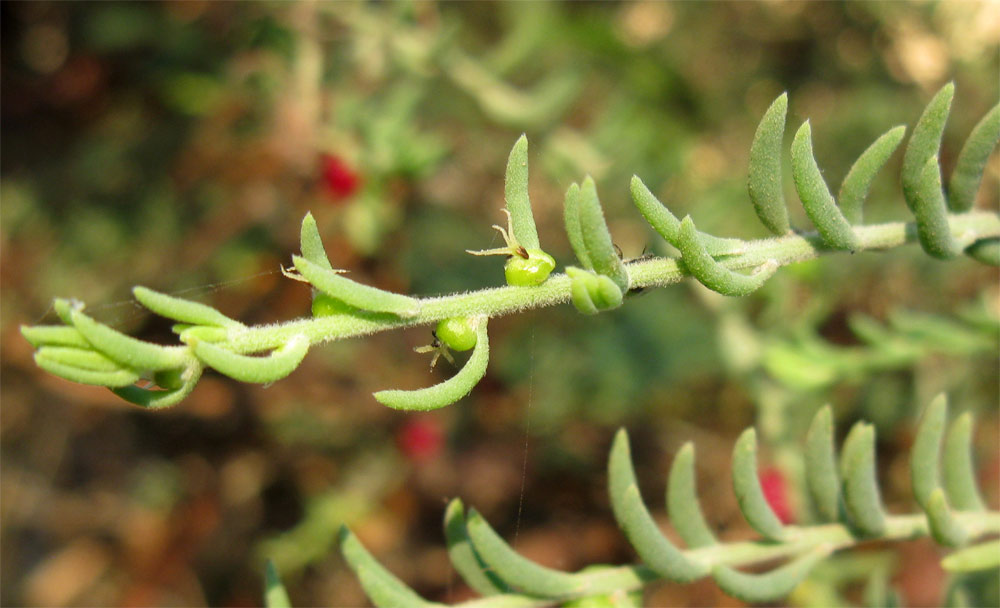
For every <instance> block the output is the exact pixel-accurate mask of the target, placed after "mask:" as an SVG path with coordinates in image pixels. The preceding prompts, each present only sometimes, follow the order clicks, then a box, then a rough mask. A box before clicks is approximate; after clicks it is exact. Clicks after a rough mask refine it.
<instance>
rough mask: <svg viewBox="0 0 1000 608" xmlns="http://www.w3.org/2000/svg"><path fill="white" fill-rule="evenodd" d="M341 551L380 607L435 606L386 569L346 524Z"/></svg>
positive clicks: (342, 535) (341, 540)
mask: <svg viewBox="0 0 1000 608" xmlns="http://www.w3.org/2000/svg"><path fill="white" fill-rule="evenodd" d="M340 552H341V553H342V554H343V556H344V559H345V560H346V561H347V564H348V565H349V566H350V567H351V569H352V570H354V573H355V574H356V575H357V577H358V580H360V581H361V586H362V588H364V590H365V594H366V595H367V596H368V597H369V598H370V599H371V600H372V602H373V603H374V604H375V605H376V606H378V607H379V608H410V607H411V606H412V607H420V606H429V605H432V604H430V603H429V602H427V601H425V600H424V599H423V598H422V597H420V596H419V595H417V594H416V592H414V591H413V590H412V589H410V588H409V587H407V586H406V584H405V583H403V581H401V580H399V579H398V578H396V576H395V575H393V574H392V573H391V572H389V571H388V570H386V569H385V568H383V567H382V565H381V564H379V563H378V561H376V560H375V558H374V557H372V554H371V553H369V552H368V550H367V549H365V547H364V545H362V544H361V542H360V541H359V540H358V538H357V537H356V536H354V534H353V533H352V532H351V531H350V530H349V529H348V528H347V527H346V526H345V527H342V528H341V529H340Z"/></svg>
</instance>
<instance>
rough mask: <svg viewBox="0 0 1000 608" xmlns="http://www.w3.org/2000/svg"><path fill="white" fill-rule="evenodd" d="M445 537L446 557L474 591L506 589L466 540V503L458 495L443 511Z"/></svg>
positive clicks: (494, 592) (489, 591)
mask: <svg viewBox="0 0 1000 608" xmlns="http://www.w3.org/2000/svg"><path fill="white" fill-rule="evenodd" d="M444 536H445V541H446V542H447V544H448V557H449V558H450V559H451V564H452V565H453V566H454V567H455V570H456V571H457V572H458V574H459V576H461V577H462V580H464V581H465V582H466V583H467V584H468V585H469V586H470V587H472V588H473V589H475V590H476V592H477V593H479V594H481V595H485V596H490V595H494V594H497V593H505V592H507V591H508V590H509V588H508V587H507V585H506V584H504V583H503V581H501V580H500V579H499V578H497V576H496V575H495V574H493V573H492V572H490V570H489V569H488V568H487V567H486V564H484V563H483V560H482V559H480V557H479V556H478V555H477V554H476V551H475V549H473V548H472V543H470V542H469V535H468V532H467V531H466V528H465V506H464V505H463V504H462V501H461V500H459V499H458V498H456V499H454V500H452V501H451V502H449V503H448V508H447V509H445V512H444Z"/></svg>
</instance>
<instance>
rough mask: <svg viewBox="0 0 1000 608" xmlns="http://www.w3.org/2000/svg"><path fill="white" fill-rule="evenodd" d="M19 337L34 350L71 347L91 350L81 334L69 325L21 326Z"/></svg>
mask: <svg viewBox="0 0 1000 608" xmlns="http://www.w3.org/2000/svg"><path fill="white" fill-rule="evenodd" d="M21 335H22V336H24V339H25V340H27V341H28V342H29V343H30V344H31V345H32V346H34V347H35V348H41V347H43V346H72V347H75V348H91V346H90V342H87V340H86V338H84V337H83V334H81V333H80V330H78V329H77V328H75V327H71V326H69V325H36V326H34V327H29V326H27V325H22V326H21Z"/></svg>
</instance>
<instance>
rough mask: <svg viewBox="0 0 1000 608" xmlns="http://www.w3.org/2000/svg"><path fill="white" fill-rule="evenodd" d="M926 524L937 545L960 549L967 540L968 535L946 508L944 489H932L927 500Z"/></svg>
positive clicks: (947, 507)
mask: <svg viewBox="0 0 1000 608" xmlns="http://www.w3.org/2000/svg"><path fill="white" fill-rule="evenodd" d="M926 513H927V523H928V524H929V525H930V529H931V536H933V537H934V540H936V541H937V542H938V544H941V545H944V546H946V547H961V546H962V545H964V544H965V543H966V542H967V541H968V540H969V533H968V532H967V531H966V530H965V528H963V527H962V524H960V523H959V521H958V519H957V518H956V517H955V513H954V511H952V510H951V507H950V506H948V499H947V498H946V497H945V495H944V488H934V491H933V492H931V495H930V497H929V498H928V499H927V507H926Z"/></svg>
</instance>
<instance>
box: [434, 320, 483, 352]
mask: <svg viewBox="0 0 1000 608" xmlns="http://www.w3.org/2000/svg"><path fill="white" fill-rule="evenodd" d="M434 335H436V336H437V339H438V340H440V341H441V342H442V343H443V344H444V345H445V346H447V347H448V348H450V349H452V350H457V351H463V350H469V349H470V348H472V347H473V346H475V345H476V328H475V326H474V325H473V323H472V319H471V318H469V317H452V318H451V319H443V320H442V321H441V322H439V323H438V325H437V329H436V330H435V332H434Z"/></svg>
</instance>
